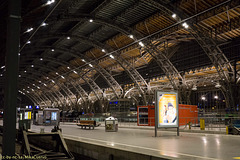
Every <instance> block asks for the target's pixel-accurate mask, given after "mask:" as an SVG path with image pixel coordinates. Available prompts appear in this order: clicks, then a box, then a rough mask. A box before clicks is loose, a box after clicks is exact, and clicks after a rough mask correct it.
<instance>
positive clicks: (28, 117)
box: [24, 112, 32, 119]
mask: <svg viewBox="0 0 240 160" xmlns="http://www.w3.org/2000/svg"><path fill="white" fill-rule="evenodd" d="M31 115H32V112H25V113H24V119H31Z"/></svg>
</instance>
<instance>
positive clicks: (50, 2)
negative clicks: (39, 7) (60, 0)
mask: <svg viewBox="0 0 240 160" xmlns="http://www.w3.org/2000/svg"><path fill="white" fill-rule="evenodd" d="M54 2H55V0H48V1H47V3H46V5H50V4H52V3H54Z"/></svg>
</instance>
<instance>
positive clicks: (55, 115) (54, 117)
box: [51, 112, 57, 121]
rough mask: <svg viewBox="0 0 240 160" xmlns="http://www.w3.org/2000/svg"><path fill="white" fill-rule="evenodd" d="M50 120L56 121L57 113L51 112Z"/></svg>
mask: <svg viewBox="0 0 240 160" xmlns="http://www.w3.org/2000/svg"><path fill="white" fill-rule="evenodd" d="M51 120H52V121H56V120H57V112H52V115H51Z"/></svg>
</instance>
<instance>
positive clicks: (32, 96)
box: [25, 93, 41, 105]
mask: <svg viewBox="0 0 240 160" xmlns="http://www.w3.org/2000/svg"><path fill="white" fill-rule="evenodd" d="M25 95H26V96H28V97H29V98H30V99H31V100H32V102H33V103H34V105H36V104H39V102H40V101H41V100H40V99H39V98H38V97H36V96H34V95H31V94H29V95H28V94H26V93H25Z"/></svg>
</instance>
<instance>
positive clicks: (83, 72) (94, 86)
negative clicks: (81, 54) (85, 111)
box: [79, 68, 103, 100]
mask: <svg viewBox="0 0 240 160" xmlns="http://www.w3.org/2000/svg"><path fill="white" fill-rule="evenodd" d="M91 70H92V68H91V69H89V68H88V69H85V70H81V72H80V73H79V75H81V78H82V79H83V80H84V81H85V82H86V83H87V84H88V85H89V87H90V88H91V89H92V91H93V93H94V94H95V96H96V97H97V99H99V100H101V98H100V97H99V95H98V91H100V92H101V94H102V96H103V91H102V90H101V88H100V87H99V86H98V85H97V84H96V83H95V82H94V81H93V80H92V79H91V78H90V77H89V76H88V75H87V74H88V73H89V72H90V71H91Z"/></svg>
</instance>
